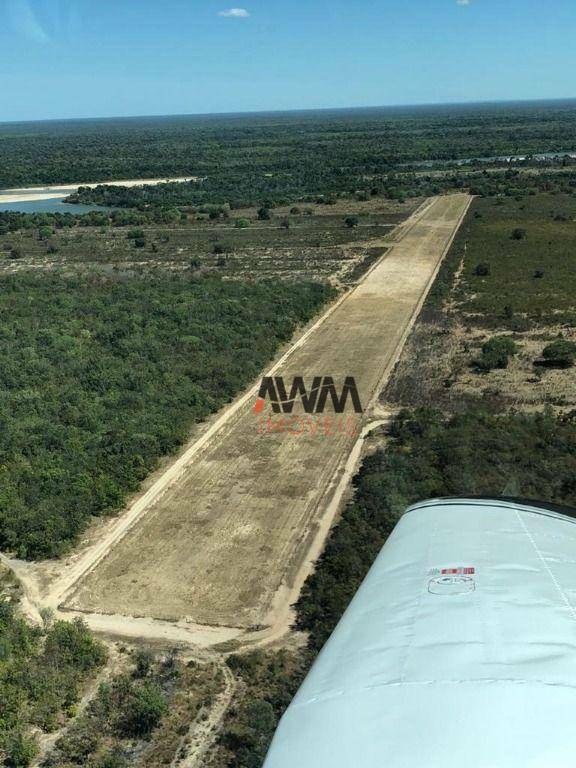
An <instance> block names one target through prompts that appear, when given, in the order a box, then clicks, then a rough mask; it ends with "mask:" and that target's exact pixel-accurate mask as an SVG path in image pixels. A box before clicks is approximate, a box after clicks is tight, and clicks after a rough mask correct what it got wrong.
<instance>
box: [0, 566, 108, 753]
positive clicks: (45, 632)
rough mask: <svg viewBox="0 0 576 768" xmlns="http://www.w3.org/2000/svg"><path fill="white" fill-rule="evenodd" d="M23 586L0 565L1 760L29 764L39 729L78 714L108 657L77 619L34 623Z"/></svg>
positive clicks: (46, 729)
mask: <svg viewBox="0 0 576 768" xmlns="http://www.w3.org/2000/svg"><path fill="white" fill-rule="evenodd" d="M19 597H20V594H19V588H18V585H17V583H16V582H14V581H13V580H12V579H11V578H10V575H9V574H8V573H7V572H6V571H5V569H4V568H3V567H2V566H0V704H1V706H0V763H1V764H2V765H6V766H8V767H11V768H19V766H27V765H29V763H30V762H31V760H32V759H33V758H34V757H35V755H36V754H37V752H38V744H37V740H36V737H35V736H34V733H38V734H40V733H49V732H51V731H54V730H55V729H56V728H59V727H61V726H62V725H63V724H65V723H66V722H67V721H68V720H69V719H70V718H71V717H72V716H73V715H74V713H75V707H76V704H77V702H78V700H79V698H80V696H81V695H82V691H83V688H84V687H85V686H86V684H87V682H89V681H90V679H91V678H93V677H94V675H95V674H96V673H97V671H98V670H99V669H100V668H101V667H102V666H103V664H104V663H105V661H106V650H105V648H104V646H103V645H102V644H101V643H100V642H99V641H97V640H95V639H94V638H93V637H92V635H91V634H90V633H89V631H88V629H87V628H86V627H85V625H84V624H83V623H82V621H80V620H77V621H74V622H65V621H54V622H53V621H52V620H51V618H50V616H49V615H48V614H46V615H45V617H44V626H43V627H42V628H37V627H31V626H30V625H29V624H28V623H27V622H26V621H25V620H24V618H22V616H21V615H20V614H19V613H18V609H17V602H18V600H19Z"/></svg>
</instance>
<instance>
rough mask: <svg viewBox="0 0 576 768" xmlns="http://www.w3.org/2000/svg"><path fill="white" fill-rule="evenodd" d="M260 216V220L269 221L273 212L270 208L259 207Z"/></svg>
mask: <svg viewBox="0 0 576 768" xmlns="http://www.w3.org/2000/svg"><path fill="white" fill-rule="evenodd" d="M258 218H259V219H260V221H268V220H269V219H271V218H272V214H271V213H270V209H269V208H259V209H258Z"/></svg>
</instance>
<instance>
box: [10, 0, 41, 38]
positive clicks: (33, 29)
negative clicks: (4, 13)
mask: <svg viewBox="0 0 576 768" xmlns="http://www.w3.org/2000/svg"><path fill="white" fill-rule="evenodd" d="M8 14H9V16H10V19H11V21H12V24H13V26H14V29H15V30H16V32H18V33H19V34H21V35H23V36H24V37H26V38H28V40H32V41H33V42H35V43H49V42H50V36H49V35H48V33H47V32H46V30H45V29H44V27H43V26H42V24H41V22H40V20H39V19H38V17H37V15H36V13H35V12H34V9H33V8H32V6H31V5H30V3H29V2H28V0H9V2H8Z"/></svg>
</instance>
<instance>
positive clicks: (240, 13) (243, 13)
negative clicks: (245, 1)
mask: <svg viewBox="0 0 576 768" xmlns="http://www.w3.org/2000/svg"><path fill="white" fill-rule="evenodd" d="M218 16H225V17H226V18H228V19H247V18H248V16H250V14H249V13H248V11H247V10H246V8H228V9H227V10H225V11H220V13H219V14H218Z"/></svg>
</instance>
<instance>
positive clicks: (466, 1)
mask: <svg viewBox="0 0 576 768" xmlns="http://www.w3.org/2000/svg"><path fill="white" fill-rule="evenodd" d="M456 5H470V0H456Z"/></svg>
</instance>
